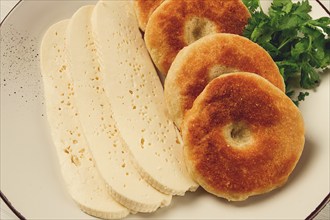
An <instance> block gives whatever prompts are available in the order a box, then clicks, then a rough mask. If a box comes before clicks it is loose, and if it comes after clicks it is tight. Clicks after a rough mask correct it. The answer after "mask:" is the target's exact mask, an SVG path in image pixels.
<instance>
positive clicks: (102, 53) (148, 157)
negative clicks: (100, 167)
mask: <svg viewBox="0 0 330 220" xmlns="http://www.w3.org/2000/svg"><path fill="white" fill-rule="evenodd" d="M92 28H93V35H94V39H95V42H96V48H97V53H98V57H99V62H100V66H101V72H102V77H103V83H104V89H105V92H106V94H107V96H108V97H109V101H110V103H111V107H112V110H113V116H114V119H115V120H116V122H117V125H118V128H119V131H120V132H121V134H122V137H123V139H124V140H125V142H126V143H127V145H128V147H129V149H130V151H131V153H132V155H133V156H134V158H135V161H136V164H135V165H136V167H138V169H139V171H140V173H141V175H142V176H143V177H144V178H145V179H146V180H147V181H148V182H149V183H150V184H152V185H153V186H154V187H155V188H157V189H158V190H160V191H161V192H164V193H169V194H172V195H183V194H184V193H185V192H186V191H188V190H196V188H197V187H198V185H197V184H196V183H195V182H194V181H193V180H192V179H191V177H190V176H189V175H188V172H187V170H186V167H185V163H184V159H183V148H182V145H181V144H180V142H179V137H178V134H177V132H176V129H175V127H174V125H173V123H172V122H171V121H170V120H169V119H168V117H167V113H166V106H165V103H164V95H163V88H162V84H161V82H160V80H159V78H158V76H157V73H156V70H155V68H154V66H153V64H152V61H151V59H150V57H149V55H148V52H147V49H146V47H145V44H144V41H143V39H142V36H141V33H140V31H139V28H138V23H137V19H136V17H135V14H134V9H133V4H132V2H131V1H99V2H98V3H97V5H96V6H95V9H94V12H93V15H92Z"/></svg>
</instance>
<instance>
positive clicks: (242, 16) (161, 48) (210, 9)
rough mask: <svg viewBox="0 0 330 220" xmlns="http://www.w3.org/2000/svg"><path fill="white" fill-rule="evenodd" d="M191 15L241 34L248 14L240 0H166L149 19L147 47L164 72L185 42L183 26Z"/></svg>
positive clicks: (218, 28)
mask: <svg viewBox="0 0 330 220" xmlns="http://www.w3.org/2000/svg"><path fill="white" fill-rule="evenodd" d="M191 17H200V18H206V19H208V20H210V21H212V22H213V23H214V24H215V25H216V28H217V32H224V33H233V34H242V32H243V30H244V27H245V25H246V24H247V22H248V19H249V17H250V14H249V12H248V10H247V8H246V7H245V5H244V4H243V3H242V1H241V0H230V1H228V0H217V1H205V0H180V1H178V0H167V1H165V2H163V3H162V4H161V5H160V6H159V7H158V8H157V9H156V10H155V11H154V13H153V14H152V16H151V17H150V19H149V22H148V25H147V27H146V32H145V41H146V45H147V48H148V49H149V52H150V54H151V57H152V58H153V60H154V62H155V65H156V66H157V67H158V69H159V70H160V71H161V72H162V73H163V74H164V75H166V74H167V71H168V69H169V68H170V65H171V63H172V62H173V60H174V58H175V56H176V55H177V53H178V52H179V51H180V50H181V49H182V48H183V47H185V46H187V45H186V43H185V40H184V25H185V23H186V22H187V21H188V20H189V19H190V18H191Z"/></svg>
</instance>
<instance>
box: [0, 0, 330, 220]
mask: <svg viewBox="0 0 330 220" xmlns="http://www.w3.org/2000/svg"><path fill="white" fill-rule="evenodd" d="M23 2H24V1H23V0H19V1H18V2H17V3H16V4H15V5H14V6H13V7H12V8H11V9H10V11H9V12H8V13H7V15H6V16H5V17H4V18H3V20H2V21H1V22H0V28H1V27H2V25H4V23H5V22H6V20H7V18H8V17H9V16H11V15H12V14H13V11H14V10H15V9H16V8H17V7H18V6H19V5H20V4H21V3H23ZM316 2H317V3H318V4H319V5H320V6H321V8H322V9H323V10H324V11H325V12H326V13H327V14H328V15H329V16H330V11H329V10H328V9H327V8H326V7H325V6H324V5H323V4H322V3H321V1H320V0H316ZM0 199H1V200H2V201H3V202H4V203H5V204H6V205H7V207H8V208H9V209H10V210H11V211H12V212H13V213H14V214H15V216H16V217H18V218H19V219H21V220H25V219H26V218H25V217H24V215H23V214H22V213H21V212H19V211H18V210H17V209H16V208H15V206H14V205H13V204H12V203H11V202H10V200H9V199H8V198H7V197H6V195H5V194H4V192H3V191H1V189H0ZM328 203H330V192H329V193H328V194H327V195H326V196H325V197H324V199H323V200H322V201H321V202H320V204H319V205H318V206H317V207H316V208H315V209H314V211H312V212H311V213H310V214H309V215H308V216H307V217H306V218H305V219H306V220H312V219H314V218H315V217H316V216H317V215H318V214H319V213H320V212H321V211H322V210H323V209H324V207H325V206H326V205H327V204H328Z"/></svg>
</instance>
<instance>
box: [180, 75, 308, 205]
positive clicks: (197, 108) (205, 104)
mask: <svg viewBox="0 0 330 220" xmlns="http://www.w3.org/2000/svg"><path fill="white" fill-rule="evenodd" d="M182 134H183V141H184V154H185V161H186V165H187V167H188V170H189V172H190V173H191V175H192V176H193V178H194V179H195V180H196V181H197V182H198V183H199V184H200V185H201V186H202V187H203V188H204V189H206V190H207V191H208V192H210V193H212V194H214V195H216V196H219V197H223V198H226V199H228V200H234V201H239V200H244V199H246V198H248V197H249V196H252V195H256V194H262V193H266V192H268V191H271V190H273V189H275V188H277V187H279V186H281V185H282V184H284V183H285V182H286V180H287V179H288V176H289V175H290V173H291V172H292V171H293V169H294V167H295V165H296V163H297V162H298V160H299V158H300V155H301V153H302V150H303V146H304V140H305V139H304V124H303V118H302V115H301V114H300V112H299V110H298V108H297V107H296V106H295V105H294V104H293V102H292V101H291V100H290V99H289V98H288V97H287V96H286V95H285V94H284V93H283V92H282V91H281V90H279V89H278V88H277V87H275V86H274V85H272V84H271V83H270V82H269V81H267V80H266V79H264V78H263V77H261V76H259V75H256V74H252V73H242V72H239V73H230V74H225V75H221V76H219V77H218V78H215V79H214V80H212V81H211V82H210V83H209V84H208V85H207V86H206V88H205V89H204V91H203V92H202V93H201V94H200V95H199V96H198V97H197V99H196V100H195V102H194V105H193V107H192V108H191V109H190V110H189V111H188V112H187V114H186V115H185V118H184V122H183V129H182Z"/></svg>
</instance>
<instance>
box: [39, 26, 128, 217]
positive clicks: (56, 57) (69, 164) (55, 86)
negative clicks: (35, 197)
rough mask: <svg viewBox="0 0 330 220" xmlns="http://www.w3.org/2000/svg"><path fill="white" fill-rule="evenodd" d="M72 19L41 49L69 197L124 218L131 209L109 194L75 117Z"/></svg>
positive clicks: (54, 29) (93, 211)
mask: <svg viewBox="0 0 330 220" xmlns="http://www.w3.org/2000/svg"><path fill="white" fill-rule="evenodd" d="M68 22H69V20H63V21H61V22H59V23H56V24H54V25H53V26H51V27H50V28H49V29H48V30H47V32H46V34H45V35H44V37H43V40H42V43H41V48H40V52H41V54H40V63H41V73H42V76H43V82H44V94H45V104H46V112H47V118H48V121H49V126H50V129H51V134H52V138H53V141H54V144H55V147H56V150H57V156H58V159H59V162H60V166H61V172H62V176H63V178H64V180H65V183H66V185H67V188H68V191H69V194H70V195H71V197H72V198H73V199H74V200H75V201H76V203H77V204H78V205H79V206H80V208H81V209H82V210H83V211H84V212H86V213H88V214H90V215H93V216H96V217H99V218H106V219H111V218H116V219H117V218H123V217H125V216H127V215H128V214H129V211H128V209H126V208H124V207H123V206H122V205H120V204H119V203H117V202H116V201H115V200H114V199H113V198H112V197H111V196H110V195H109V194H108V190H107V187H106V184H105V182H104V181H103V179H102V178H101V176H100V175H99V173H98V171H97V169H96V167H95V164H94V159H93V157H92V155H91V153H90V150H89V147H88V144H87V142H86V140H85V138H84V136H83V133H82V129H81V125H80V121H79V119H78V117H77V115H76V113H77V111H76V109H75V104H74V100H73V97H72V94H73V91H72V87H69V86H68V85H70V84H71V82H70V81H71V80H70V77H69V72H68V70H67V61H66V48H65V31H66V28H67V25H68Z"/></svg>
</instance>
